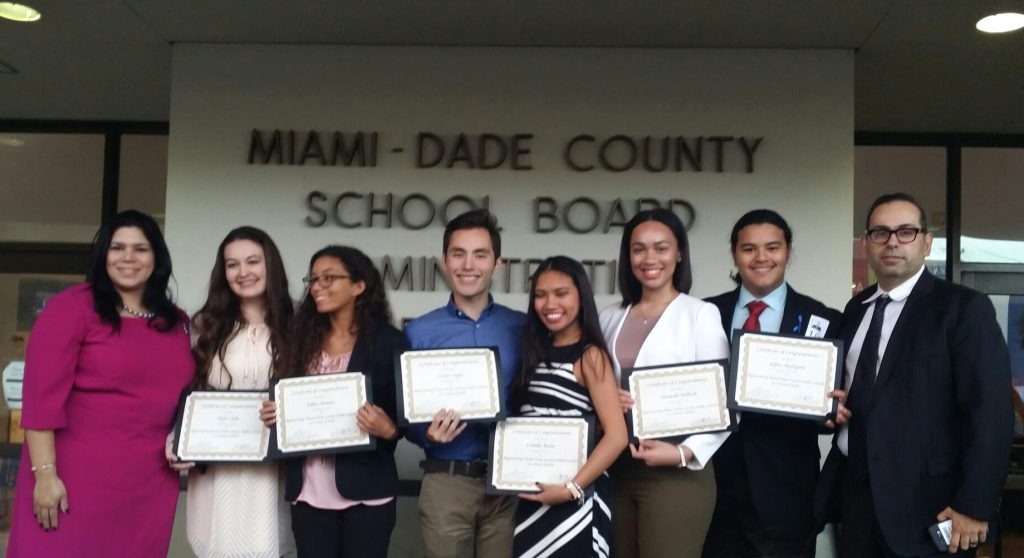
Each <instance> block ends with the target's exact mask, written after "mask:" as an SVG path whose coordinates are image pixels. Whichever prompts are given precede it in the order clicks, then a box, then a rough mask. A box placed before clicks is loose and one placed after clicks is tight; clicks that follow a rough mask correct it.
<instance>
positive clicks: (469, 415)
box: [395, 347, 505, 425]
mask: <svg viewBox="0 0 1024 558" xmlns="http://www.w3.org/2000/svg"><path fill="white" fill-rule="evenodd" d="M395 358H397V359H398V363H397V364H398V365H397V366H396V369H398V370H399V371H400V372H399V374H398V378H397V381H396V382H395V384H396V389H397V391H398V393H397V399H398V421H399V423H401V424H402V425H409V424H415V423H424V422H430V421H432V420H433V419H434V415H435V414H437V412H438V411H440V410H441V409H451V410H454V411H456V412H457V413H458V414H459V418H460V420H462V421H466V422H473V421H480V422H494V421H496V420H500V419H501V418H504V416H505V393H504V391H505V389H504V385H503V383H502V381H501V366H500V364H499V361H498V349H497V348H496V347H466V348H453V349H427V350H412V351H405V352H403V353H401V354H399V355H397V356H396V357H395Z"/></svg>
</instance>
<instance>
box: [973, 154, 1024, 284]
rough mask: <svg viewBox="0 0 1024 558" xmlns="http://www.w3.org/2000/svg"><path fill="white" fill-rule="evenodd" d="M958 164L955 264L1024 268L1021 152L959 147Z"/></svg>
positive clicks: (1023, 173) (1023, 199) (1022, 165)
mask: <svg viewBox="0 0 1024 558" xmlns="http://www.w3.org/2000/svg"><path fill="white" fill-rule="evenodd" d="M962 165H963V166H962V175H961V176H962V183H963V196H962V199H963V202H962V203H963V227H962V228H961V236H960V259H961V261H963V262H964V263H968V262H972V263H997V264H1024V225H1022V222H1024V220H1022V215H1021V208H1024V149H1020V148H992V147H986V148H965V149H963V162H962Z"/></svg>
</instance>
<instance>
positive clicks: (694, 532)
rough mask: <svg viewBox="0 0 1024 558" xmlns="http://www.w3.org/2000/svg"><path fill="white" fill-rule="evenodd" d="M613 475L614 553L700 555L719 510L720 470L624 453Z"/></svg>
mask: <svg viewBox="0 0 1024 558" xmlns="http://www.w3.org/2000/svg"><path fill="white" fill-rule="evenodd" d="M611 476H612V529H613V532H614V537H613V543H612V548H613V550H614V552H613V555H614V556H615V558H700V554H701V549H702V548H703V546H704V536H705V535H707V532H708V526H709V525H711V514H712V512H714V510H715V494H716V489H715V471H714V469H713V468H712V466H711V464H710V463H708V465H707V466H706V467H704V469H703V470H700V471H691V470H689V469H677V468H675V467H648V466H647V465H644V464H643V462H641V461H636V460H633V459H620V460H619V461H618V462H617V463H616V465H615V467H614V468H613V469H612V471H611Z"/></svg>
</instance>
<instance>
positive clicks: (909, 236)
mask: <svg viewBox="0 0 1024 558" xmlns="http://www.w3.org/2000/svg"><path fill="white" fill-rule="evenodd" d="M923 232H924V229H919V228H917V227H900V228H898V229H887V228H885V227H875V228H873V229H868V230H867V233H865V234H867V237H868V239H869V240H871V242H874V243H875V244H886V243H888V242H889V239H890V238H892V235H896V240H898V241H899V243H900V244H910V243H911V242H913V241H915V240H917V235H918V234H919V233H923Z"/></svg>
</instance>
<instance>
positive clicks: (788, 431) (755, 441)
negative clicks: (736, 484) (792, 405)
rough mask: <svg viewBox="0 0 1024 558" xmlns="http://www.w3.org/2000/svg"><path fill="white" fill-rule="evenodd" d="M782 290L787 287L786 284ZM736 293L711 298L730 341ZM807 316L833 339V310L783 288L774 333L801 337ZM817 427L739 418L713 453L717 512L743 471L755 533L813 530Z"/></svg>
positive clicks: (836, 319)
mask: <svg viewBox="0 0 1024 558" xmlns="http://www.w3.org/2000/svg"><path fill="white" fill-rule="evenodd" d="M787 286H788V285H787ZM739 295H740V290H739V288H737V289H735V290H733V291H730V292H727V293H723V294H720V295H718V296H714V297H711V298H709V299H707V300H708V302H711V303H712V304H714V305H715V306H717V307H718V311H719V313H720V314H721V315H722V329H724V330H725V332H726V335H727V336H729V339H730V340H731V339H732V318H733V313H734V311H735V310H736V301H737V300H738V299H739ZM811 315H816V316H820V317H822V318H825V319H826V320H828V321H829V325H828V331H826V332H825V336H826V337H830V338H834V337H838V335H839V332H840V328H841V323H840V322H841V321H842V316H841V315H840V314H839V312H838V311H837V310H833V309H831V308H828V307H827V306H825V305H824V304H822V303H820V302H818V301H817V300H814V299H813V298H810V297H808V296H804V295H802V294H800V293H798V292H796V290H794V289H793V287H788V292H787V293H786V306H785V308H784V309H783V312H782V324H781V326H780V328H779V332H780V333H790V334H799V335H804V334H805V333H806V330H807V324H808V322H809V321H810V318H811ZM818 434H819V424H818V423H817V422H815V421H812V420H804V419H795V418H789V417H781V416H772V415H766V414H756V413H744V414H743V418H742V419H741V420H740V423H739V430H738V431H736V432H733V433H732V434H731V435H730V436H729V438H727V439H726V441H725V444H723V445H722V447H721V448H719V450H718V451H717V452H715V457H714V464H715V479H716V481H717V484H718V487H719V495H720V496H719V498H720V499H722V500H723V502H722V507H723V509H722V510H721V511H720V513H728V511H727V510H728V505H729V503H728V502H725V501H724V500H725V499H726V498H729V497H730V496H731V492H732V489H731V486H732V483H733V479H734V478H735V477H736V475H737V474H738V472H737V471H738V470H739V467H741V466H745V469H746V479H747V484H748V488H749V492H750V497H751V500H752V501H753V504H754V509H755V511H756V513H757V518H758V520H759V522H760V525H761V528H762V529H764V530H766V531H768V532H770V533H772V534H773V535H775V536H780V537H787V538H796V537H802V536H806V535H808V534H809V533H811V532H812V531H813V529H814V518H813V513H812V504H813V501H814V488H815V485H816V484H817V480H818V467H819V463H820V458H821V456H820V452H819V450H818Z"/></svg>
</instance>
